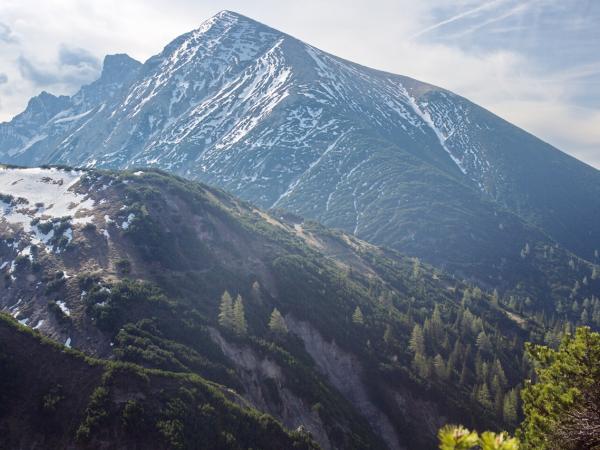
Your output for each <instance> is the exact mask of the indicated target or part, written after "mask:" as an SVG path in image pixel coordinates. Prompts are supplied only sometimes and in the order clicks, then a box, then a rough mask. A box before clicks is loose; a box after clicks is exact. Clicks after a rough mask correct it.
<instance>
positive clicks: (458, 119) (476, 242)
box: [0, 11, 600, 311]
mask: <svg viewBox="0 0 600 450" xmlns="http://www.w3.org/2000/svg"><path fill="white" fill-rule="evenodd" d="M0 159H1V160H2V161H4V162H6V163H12V164H20V165H39V164H45V163H52V164H66V165H70V166H79V167H98V168H113V169H114V168H134V167H148V166H150V167H159V168H163V169H166V170H168V171H170V172H172V173H175V174H179V175H182V176H184V177H186V178H190V179H194V180H200V181H204V182H208V183H210V184H213V185H216V186H219V187H221V188H224V189H226V190H227V191H229V192H231V193H233V194H236V195H238V196H240V197H242V198H243V199H245V200H249V201H251V202H253V203H254V204H256V205H258V206H260V207H263V208H281V209H284V210H287V211H290V212H293V213H296V214H298V215H300V216H303V217H307V218H311V219H316V220H318V221H320V222H321V223H323V224H325V225H327V226H331V227H338V228H341V229H344V230H346V231H349V232H351V233H353V234H354V235H356V236H358V237H360V238H363V239H366V240H368V241H370V242H373V243H375V244H379V245H385V246H388V247H390V248H394V249H396V250H400V251H402V252H405V253H407V254H410V255H414V256H418V257H420V258H422V259H423V260H425V261H427V262H429V263H432V264H434V265H437V266H438V267H441V268H444V269H445V270H448V271H450V272H452V273H453V274H455V275H457V276H460V277H463V278H467V279H471V280H474V281H477V282H478V283H480V284H481V285H482V286H486V287H489V288H492V287H496V288H498V289H500V290H501V291H503V292H505V293H506V295H507V296H510V295H514V296H516V297H518V298H519V299H520V301H525V300H526V298H528V297H529V298H532V299H533V301H534V302H537V303H538V304H540V305H542V306H544V305H545V308H546V309H548V310H549V311H553V310H554V309H555V308H554V305H555V304H556V302H558V301H559V300H561V298H562V293H563V291H564V290H565V289H566V288H567V287H568V289H571V288H573V286H572V285H570V286H567V285H566V284H565V282H564V279H563V280H562V281H560V282H556V277H555V274H554V273H549V272H548V271H547V270H543V271H542V270H540V267H542V266H544V265H545V266H548V265H549V262H546V263H544V262H543V261H541V262H540V261H534V262H533V263H531V262H530V260H531V259H537V260H541V259H544V258H546V259H548V258H549V257H548V254H549V252H550V249H552V251H553V255H554V256H553V258H552V261H553V263H556V262H557V261H558V265H559V266H560V267H566V266H567V265H568V264H569V265H573V264H577V265H579V264H580V263H579V262H578V261H579V258H581V259H583V260H586V261H591V262H595V263H597V262H598V261H599V260H598V256H597V255H598V252H597V250H598V249H600V229H599V228H598V226H597V224H598V223H600V173H599V172H598V171H597V170H595V169H593V168H591V167H589V166H587V165H585V164H583V163H581V162H579V161H577V160H576V159H574V158H572V157H570V156H568V155H566V154H564V153H562V152H560V151H559V150H557V149H555V148H554V147H552V146H550V145H548V144H546V143H544V142H542V141H541V140H539V139H537V138H535V137H534V136H532V135H530V134H528V133H526V132H525V131H523V130H521V129H519V128H517V127H515V126H513V125H511V124H509V123H507V122H506V121H504V120H502V119H500V118H499V117H497V116H495V115H494V114H492V113H490V112H489V111H486V110H485V109H483V108H481V107H479V106H477V105H475V104H473V103H471V102H470V101H468V100H466V99H464V98H462V97H460V96H458V95H456V94H453V93H452V92H449V91H447V90H445V89H441V88H438V87H435V86H431V85H429V84H426V83H422V82H419V81H416V80H413V79H410V78H407V77H404V76H400V75H394V74H390V73H385V72H381V71H377V70H373V69H369V68H367V67H363V66H360V65H358V64H354V63H351V62H348V61H345V60H343V59H340V58H338V57H335V56H333V55H330V54H327V53H325V52H323V51H320V50H318V49H316V48H314V47H312V46H310V45H307V44H305V43H303V42H301V41H299V40H297V39H295V38H293V37H291V36H289V35H286V34H284V33H281V32H279V31H277V30H274V29H272V28H269V27H267V26H265V25H262V24H260V23H257V22H255V21H253V20H251V19H249V18H247V17H244V16H241V15H239V14H236V13H232V12H228V11H224V12H221V13H219V14H217V15H216V16H214V17H212V18H211V19H209V20H208V21H206V22H204V23H203V24H202V25H201V26H200V28H198V29H197V30H194V31H192V32H190V33H187V34H184V35H182V36H180V37H179V38H177V39H175V40H174V41H173V42H171V43H170V44H169V45H167V46H166V47H165V48H164V50H163V51H162V52H161V53H160V54H158V55H156V56H153V57H151V58H150V59H149V60H148V61H146V62H145V63H144V64H140V63H138V62H136V61H134V60H132V59H131V58H129V57H127V56H126V55H115V56H109V57H107V58H106V60H105V62H104V68H103V71H102V75H101V76H100V78H99V79H98V80H97V81H96V82H94V83H92V84H91V85H89V86H85V87H83V88H82V89H81V90H80V91H79V92H78V93H77V94H75V95H74V96H72V97H64V96H62V97H54V96H52V95H50V94H47V93H42V94H40V96H38V97H36V98H34V99H32V100H31V101H30V103H29V105H28V107H27V109H26V110H25V112H23V113H22V114H20V115H18V116H16V117H15V118H14V119H13V120H12V121H11V122H8V123H3V124H0ZM528 249H530V250H531V251H530V250H528ZM573 261H574V262H573ZM581 265H582V266H588V263H587V262H585V261H583V262H581ZM561 270H562V269H561ZM586 270H587V269H586ZM550 272H556V270H555V269H554V268H552V269H551V270H550ZM588 275H589V274H588ZM569 277H570V275H566V276H565V277H564V278H569ZM579 281H581V279H580V280H579ZM597 294H598V293H597V292H596V295H597ZM550 298H551V299H552V301H549V300H548V299H550Z"/></svg>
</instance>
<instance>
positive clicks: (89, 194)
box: [0, 167, 600, 449]
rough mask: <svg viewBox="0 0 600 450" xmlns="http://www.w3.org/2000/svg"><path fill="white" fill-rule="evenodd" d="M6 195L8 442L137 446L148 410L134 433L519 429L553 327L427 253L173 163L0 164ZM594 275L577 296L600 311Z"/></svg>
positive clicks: (375, 437) (368, 438) (236, 438)
mask: <svg viewBox="0 0 600 450" xmlns="http://www.w3.org/2000/svg"><path fill="white" fill-rule="evenodd" d="M0 192H1V194H2V196H1V197H0V207H1V208H2V211H3V214H2V219H0V272H2V283H0V310H2V311H4V313H3V314H2V316H1V317H0V338H1V339H0V399H2V401H0V424H1V425H0V428H1V429H2V430H3V432H2V439H4V441H3V442H9V443H11V444H10V446H13V447H14V446H15V445H17V446H18V445H20V446H24V447H28V448H29V447H33V446H38V447H39V446H44V447H48V446H50V447H52V446H54V447H68V445H81V446H84V444H85V445H88V446H89V448H97V447H98V445H99V443H103V445H104V444H106V445H108V446H109V447H110V446H111V445H112V446H113V447H111V448H125V447H127V443H128V442H131V439H135V436H134V435H132V434H131V433H132V431H131V429H130V428H127V426H128V425H127V424H128V423H129V422H128V420H129V419H127V417H128V416H129V414H130V413H132V414H133V413H135V414H134V417H135V418H136V419H135V420H138V421H140V422H139V423H142V424H143V427H142V428H138V427H137V426H136V427H135V429H142V430H144V432H143V434H144V436H145V437H144V438H143V439H142V440H141V441H140V447H138V448H156V447H152V445H151V444H149V443H152V442H161V443H162V442H170V443H173V442H177V443H179V444H177V445H175V444H171V446H170V447H169V446H168V445H167V444H165V445H166V446H167V447H168V448H224V447H223V446H222V445H224V444H222V442H224V441H223V439H224V440H225V441H226V442H227V443H228V444H227V445H229V447H227V448H246V447H248V446H251V445H254V446H256V445H258V446H259V447H260V448H269V446H268V445H267V444H260V442H264V441H263V440H262V439H266V437H268V435H269V433H273V442H272V447H273V448H277V447H278V448H310V446H311V445H313V444H312V443H311V436H312V438H313V439H314V440H315V441H316V442H317V444H318V445H319V446H320V447H321V448H324V449H345V448H361V449H362V448H365V449H366V448H371V449H374V448H391V449H408V448H410V449H429V448H433V447H434V446H435V435H436V432H437V429H438V428H439V427H440V426H441V425H443V424H444V423H446V422H451V423H465V424H467V425H472V426H481V427H489V428H496V429H497V428H500V427H512V426H514V425H515V423H516V420H517V414H518V413H517V411H518V409H517V408H518V404H517V403H518V399H517V390H516V389H517V388H518V386H519V385H520V383H521V380H523V379H524V378H525V376H527V375H528V374H529V370H530V368H529V366H528V363H527V360H526V359H525V358H524V357H523V344H524V342H525V341H526V340H533V341H537V342H539V341H541V340H544V339H546V340H550V339H556V337H557V336H558V335H555V334H553V331H552V329H551V328H548V326H547V324H546V323H545V322H543V321H541V320H538V318H537V317H536V315H534V314H529V313H528V312H527V310H526V309H525V310H519V309H515V308H513V307H512V306H511V305H509V304H505V303H504V302H503V301H502V299H500V298H498V296H497V295H496V294H495V293H490V292H483V291H482V290H481V289H479V288H477V287H474V286H470V285H467V284H464V283H463V282H461V281H459V280H456V279H455V278H453V277H452V276H450V275H448V274H445V273H443V272H441V271H439V270H437V269H434V268H432V267H431V266H428V265H427V264H423V263H421V262H420V261H419V260H418V259H415V258H409V257H406V256H403V255H401V254H400V253H397V252H396V251H393V250H387V249H385V248H380V247H376V246H373V245H372V244H369V243H367V242H365V241H361V240H360V239H358V238H356V237H354V236H352V235H351V234H347V233H344V232H341V231H335V230H330V229H327V228H325V227H323V226H321V225H319V224H318V223H315V222H310V221H306V220H303V219H301V218H299V217H297V216H294V215H291V214H285V215H278V216H274V215H270V214H268V213H266V212H264V211H262V210H260V209H257V208H256V207H254V206H252V205H250V204H248V203H246V202H244V201H241V200H237V199H235V198H234V197H232V196H230V195H229V194H226V193H225V192H223V191H220V190H218V189H215V188H210V187H208V186H206V185H203V184H200V183H197V182H192V181H188V180H185V179H183V178H178V177H175V176H173V175H168V174H167V173H165V172H161V171H158V170H152V169H151V170H144V171H139V170H138V171H125V172H113V171H108V170H99V169H84V170H73V169H69V168H56V167H45V168H16V167H2V168H0ZM579 269H580V267H575V268H573V270H572V272H573V274H572V279H571V280H570V281H571V282H573V283H575V281H576V280H577V279H579V277H581V273H580V272H578V270H579ZM586 270H587V269H586ZM599 283H600V280H598V279H591V278H590V280H589V283H588V284H587V285H582V286H581V287H580V289H579V290H578V291H577V292H576V293H575V294H574V297H573V299H574V301H576V302H578V304H580V305H584V303H585V302H584V298H588V300H587V306H584V307H585V308H588V309H589V311H590V318H589V320H590V323H591V321H593V320H596V321H598V320H600V317H598V315H597V313H596V312H597V311H598V312H600V300H598V299H597V298H595V299H592V300H591V301H590V299H589V297H590V291H594V290H596V289H598V287H599ZM225 292H228V293H230V294H231V297H233V298H234V299H235V298H236V297H237V296H238V295H240V296H241V298H242V299H243V300H242V301H241V304H242V305H243V307H242V309H241V312H240V309H239V307H236V309H235V310H236V311H238V312H236V313H235V314H234V316H233V318H231V317H230V316H228V314H229V313H227V311H228V309H227V306H226V301H222V300H220V299H221V298H222V296H223V295H224V293H225ZM224 305H225V306H224ZM275 308H276V309H277V310H278V311H280V313H281V317H282V321H283V323H284V327H280V328H279V329H277V328H275V329H274V328H273V327H271V326H269V323H270V317H271V315H272V314H274V309H275ZM592 310H593V311H594V314H592ZM241 318H243V319H241ZM231 321H233V322H235V323H242V321H243V322H245V323H246V326H247V329H246V330H244V328H243V327H242V328H239V327H237V325H236V327H237V328H236V327H232V326H231V323H232V322H231ZM563 324H564V322H556V327H558V329H559V331H560V329H561V327H562V326H563ZM599 324H600V323H597V325H599ZM282 328H287V332H286V331H282ZM48 339H52V340H53V341H54V342H55V343H54V344H50V343H49V342H48ZM78 352H84V353H85V354H86V355H87V356H86V357H83V356H82V354H80V353H78ZM131 374H134V375H131ZM173 396H175V397H173ZM223 396H225V397H226V400H225V399H224V398H223ZM99 397H100V398H99ZM131 402H133V403H134V405H130V403H131ZM47 404H49V406H48V405H47ZM40 405H41V406H40ZM128 405H130V406H128ZM198 405H201V407H200V410H199V409H197V408H198ZM48 408H50V409H48ZM190 408H191V409H190ZM130 410H131V411H130ZM257 411H260V413H258V412H257ZM260 414H262V416H261V415H260ZM49 415H50V416H52V417H54V418H55V419H53V420H50V419H47V418H48V417H49ZM16 417H18V418H20V419H19V420H18V421H15V418H16ZM119 417H125V418H124V419H123V420H120V419H118V418H119ZM207 417H208V418H207ZM21 418H22V420H21ZM272 418H274V419H275V420H276V421H278V422H279V423H281V425H282V426H283V427H284V428H283V429H282V428H281V427H280V425H278V424H277V423H276V422H275V421H273V419H272ZM206 421H208V423H210V424H214V427H216V428H217V429H218V430H219V432H220V434H219V435H214V434H210V435H209V436H210V438H207V440H206V441H202V442H203V443H202V445H204V447H203V446H202V445H201V444H197V443H195V442H196V441H190V439H193V438H194V436H196V437H197V436H198V434H199V433H200V434H202V433H204V431H202V430H205V429H206V426H207V425H206V423H207V422H206ZM236 421H242V423H243V425H244V426H243V427H241V428H240V427H239V426H236V425H234V424H235V423H237V422H236ZM40 423H43V424H46V425H45V426H44V427H41V426H39V424H40ZM135 423H138V422H135ZM2 427H3V428H2ZM32 430H35V432H34V431H32ZM78 430H82V431H78ZM286 430H294V431H286ZM213 431H214V430H213ZM253 439H255V441H253ZM252 442H253V443H252ZM286 442H287V444H286ZM12 443H15V444H12ZM67 443H68V445H67ZM219 443H221V444H219ZM250 443H252V444H250ZM282 443H283V444H282ZM294 443H295V444H294ZM220 445H221V446H220ZM294 445H297V446H298V447H294ZM119 446H121V447H119ZM77 448H79V447H77Z"/></svg>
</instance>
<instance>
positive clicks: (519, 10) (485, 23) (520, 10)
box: [450, 3, 531, 38]
mask: <svg viewBox="0 0 600 450" xmlns="http://www.w3.org/2000/svg"><path fill="white" fill-rule="evenodd" d="M530 5H531V4H530V3H522V4H520V5H517V6H514V7H513V8H511V9H509V10H508V11H506V12H505V13H503V14H500V15H499V16H496V17H492V18H490V19H488V20H484V21H483V22H480V23H478V24H476V25H473V26H471V27H469V28H467V29H466V30H464V31H461V32H460V33H455V34H453V35H451V36H450V38H458V37H464V36H466V35H468V34H472V33H474V32H475V31H478V30H480V29H482V28H485V27H487V26H488V25H491V24H493V23H497V22H501V21H503V20H505V19H508V18H509V17H513V16H515V15H518V14H522V13H524V12H525V11H526V10H527V9H528V8H529V7H530ZM513 30H514V28H513Z"/></svg>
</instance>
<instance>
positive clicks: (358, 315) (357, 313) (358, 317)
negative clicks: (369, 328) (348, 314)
mask: <svg viewBox="0 0 600 450" xmlns="http://www.w3.org/2000/svg"><path fill="white" fill-rule="evenodd" d="M352 322H353V323H355V324H356V325H364V324H365V317H364V316H363V313H362V311H361V309H360V306H357V307H356V308H355V309H354V313H353V314H352Z"/></svg>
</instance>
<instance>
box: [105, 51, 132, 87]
mask: <svg viewBox="0 0 600 450" xmlns="http://www.w3.org/2000/svg"><path fill="white" fill-rule="evenodd" d="M141 65H142V64H141V63H140V62H139V61H137V60H135V59H133V58H132V57H131V56H129V55H127V54H125V53H117V54H114V55H106V56H105V57H104V62H103V63H102V74H101V76H100V79H102V80H103V81H108V82H116V81H119V80H122V79H123V78H124V77H126V76H127V75H128V74H129V73H131V72H132V71H134V70H135V69H137V68H138V67H139V66H141Z"/></svg>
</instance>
